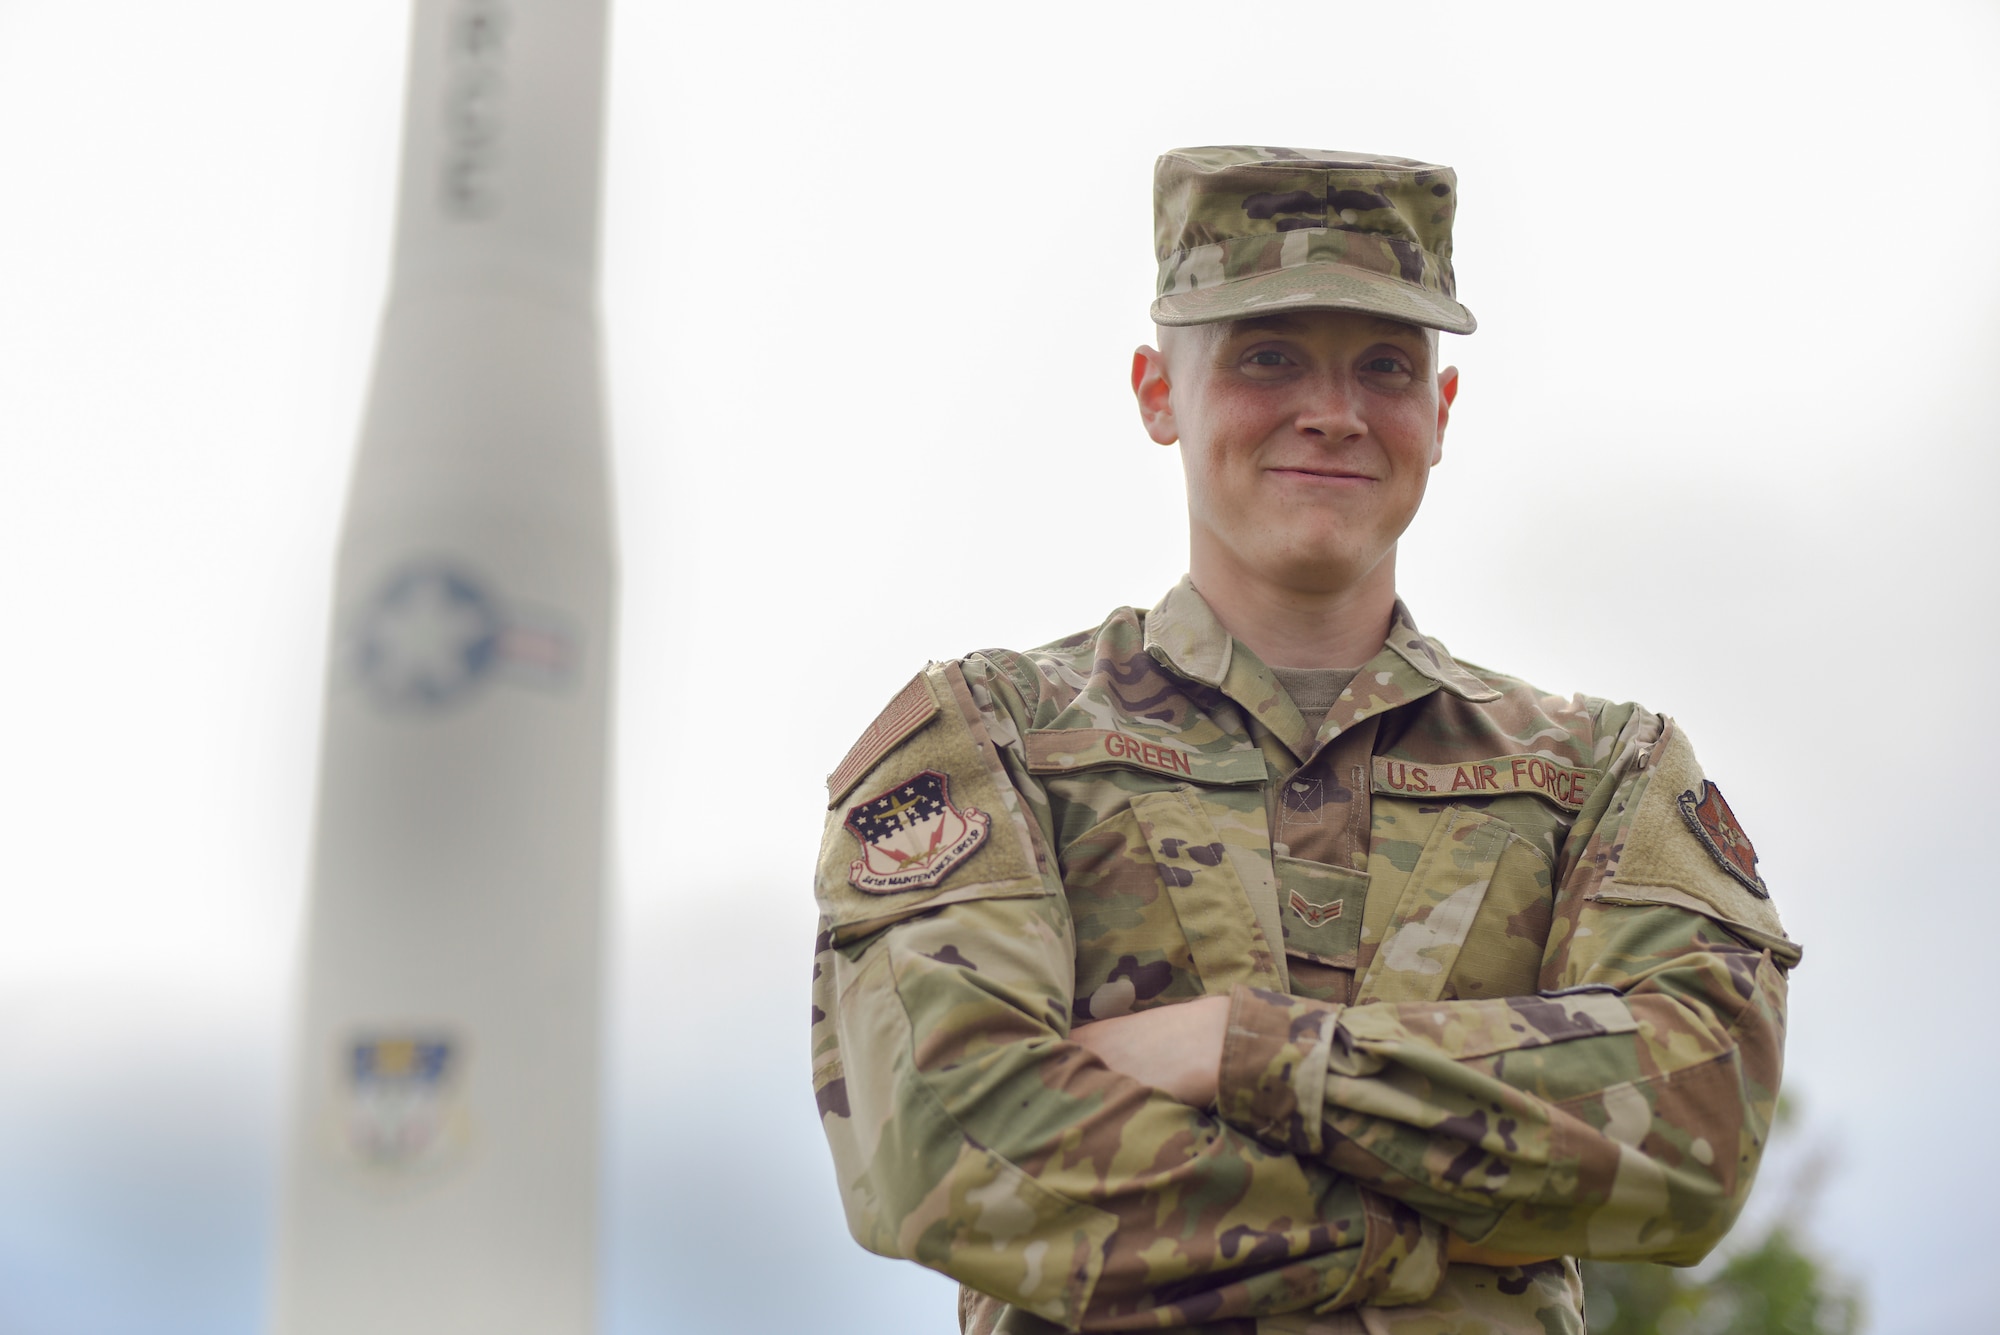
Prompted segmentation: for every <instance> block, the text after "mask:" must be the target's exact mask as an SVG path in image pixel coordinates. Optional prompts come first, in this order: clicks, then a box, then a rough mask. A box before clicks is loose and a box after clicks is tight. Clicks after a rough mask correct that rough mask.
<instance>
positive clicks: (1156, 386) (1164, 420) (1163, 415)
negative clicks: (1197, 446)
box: [1132, 343, 1181, 445]
mask: <svg viewBox="0 0 2000 1335" xmlns="http://www.w3.org/2000/svg"><path fill="white" fill-rule="evenodd" d="M1132 397H1133V398H1135V399H1137V400H1138V401H1139V420H1140V421H1141V422H1143V423H1145V426H1146V434H1147V435H1149V436H1151V437H1152V438H1153V443H1154V444H1156V445H1171V444H1173V443H1174V442H1175V441H1177V440H1179V439H1180V438H1181V429H1180V426H1179V424H1178V423H1176V422H1175V421H1174V402H1173V386H1172V385H1171V384H1170V383H1168V380H1167V358H1166V354H1164V353H1162V352H1161V351H1160V350H1159V349H1158V348H1149V347H1147V346H1146V345H1145V344H1143V343H1142V344H1140V345H1139V346H1138V347H1137V348H1135V349H1133V352H1132Z"/></svg>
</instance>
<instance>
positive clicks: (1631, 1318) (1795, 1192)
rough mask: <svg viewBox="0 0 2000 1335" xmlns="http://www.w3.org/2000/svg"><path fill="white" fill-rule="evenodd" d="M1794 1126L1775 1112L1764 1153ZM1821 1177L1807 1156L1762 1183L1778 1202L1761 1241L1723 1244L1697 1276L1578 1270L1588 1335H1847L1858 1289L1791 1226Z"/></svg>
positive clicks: (1791, 1118)
mask: <svg viewBox="0 0 2000 1335" xmlns="http://www.w3.org/2000/svg"><path fill="white" fill-rule="evenodd" d="M1796 1121H1797V1118H1796V1115H1795V1113H1794V1111H1793V1107H1792V1105H1791V1103H1790V1102H1789V1101H1785V1102H1782V1103H1781V1104H1780V1105H1779V1109H1778V1118H1777V1123H1778V1124H1777V1127H1776V1128H1775V1131H1776V1133H1777V1134H1776V1135H1774V1137H1773V1146H1774V1148H1775V1146H1776V1144H1777V1141H1778V1140H1780V1139H1782V1138H1783V1137H1784V1136H1785V1135H1786V1134H1787V1133H1788V1132H1789V1131H1790V1130H1791V1128H1792V1126H1793V1124H1794V1123H1795V1122H1796ZM1827 1167H1828V1160H1827V1156H1826V1155H1825V1154H1824V1153H1808V1154H1807V1155H1806V1156H1805V1158H1804V1159H1803V1161H1802V1162H1800V1163H1799V1164H1798V1165H1797V1166H1796V1167H1795V1169H1794V1171H1792V1172H1790V1173H1789V1174H1785V1175H1784V1176H1783V1178H1782V1180H1781V1181H1779V1182H1777V1183H1770V1182H1768V1181H1767V1182H1766V1184H1765V1186H1766V1188H1767V1189H1775V1190H1776V1191H1778V1192H1779V1193H1780V1195H1779V1199H1778V1202H1777V1208H1776V1210H1775V1213H1774V1214H1773V1215H1772V1217H1771V1219H1770V1222H1769V1223H1768V1224H1767V1225H1766V1226H1765V1227H1764V1229H1763V1231H1762V1232H1761V1234H1758V1235H1756V1236H1755V1240H1754V1241H1751V1242H1748V1243H1739V1242H1736V1240H1735V1239H1733V1238H1732V1239H1731V1241H1730V1242H1729V1243H1725V1244H1724V1251H1723V1253H1722V1255H1721V1257H1720V1258H1714V1257H1712V1258H1710V1260H1709V1261H1708V1262H1706V1263H1704V1264H1703V1265H1702V1266H1701V1267H1699V1268H1698V1269H1694V1270H1676V1269H1673V1268H1671V1267H1669V1266H1662V1265H1639V1264H1626V1263H1620V1262H1616V1261H1585V1262H1584V1263H1583V1284H1584V1312H1585V1316H1586V1317H1587V1318H1588V1319H1589V1323H1590V1330H1591V1335H1857V1333H1858V1332H1859V1331H1860V1330H1861V1328H1862V1306H1861V1293H1860V1290H1859V1288H1858V1286H1856V1285H1855V1284H1854V1283H1853V1282H1852V1281H1850V1280H1847V1279H1845V1278H1843V1277H1841V1276H1838V1275H1836V1274H1833V1273H1831V1272H1830V1271H1828V1270H1827V1269H1826V1268H1825V1267H1824V1266H1823V1265H1822V1263H1821V1262H1820V1261H1819V1260H1818V1259H1816V1258H1815V1257H1814V1256H1813V1255H1812V1254H1811V1252H1810V1250H1809V1249H1808V1248H1807V1247H1806V1245H1805V1244H1804V1242H1803V1233H1804V1228H1803V1225H1802V1223H1801V1220H1802V1219H1803V1218H1804V1217H1805V1216H1806V1214H1807V1212H1808V1211H1809V1209H1810V1206H1811V1203H1812V1200H1813V1198H1814V1196H1815V1195H1816V1194H1817V1191H1818V1187H1819V1184H1820V1182H1821V1180H1822V1179H1823V1178H1824V1177H1825V1174H1826V1171H1827ZM1718 1262H1719V1263H1718Z"/></svg>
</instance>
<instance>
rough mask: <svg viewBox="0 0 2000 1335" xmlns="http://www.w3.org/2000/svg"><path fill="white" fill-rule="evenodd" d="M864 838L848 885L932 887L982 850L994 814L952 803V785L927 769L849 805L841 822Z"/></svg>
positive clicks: (874, 889) (891, 890)
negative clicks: (844, 818)
mask: <svg viewBox="0 0 2000 1335" xmlns="http://www.w3.org/2000/svg"><path fill="white" fill-rule="evenodd" d="M843 823H844V824H845V825H846V827H847V829H848V830H849V831H850V832H851V833H852V834H853V835H854V837H855V838H856V839H858V840H860V841H861V856H860V857H859V858H857V859H855V861H854V862H853V864H852V865H850V866H849V867H848V869H847V883H848V884H849V885H851V886H853V887H854V888H855V889H856V890H862V891H866V892H867V893H868V894H871V895H893V894H898V893H900V892H902V891H905V890H933V889H936V888H937V887H938V886H939V885H940V884H942V883H943V881H944V878H945V877H947V876H949V875H951V873H952V870H953V869H954V868H955V867H957V866H959V865H960V864H961V863H963V862H964V861H965V860H966V859H967V858H969V857H971V856H972V855H973V854H974V853H975V852H977V851H978V849H979V846H980V845H981V844H983V843H985V842H986V836H987V835H988V834H989V833H990V832H991V830H992V827H993V818H992V817H991V816H989V815H987V814H986V813H985V812H983V811H981V810H980V809H979V808H978V807H966V808H965V809H964V810H963V811H961V810H959V809H958V808H957V807H956V806H954V805H952V800H951V784H950V781H949V780H948V779H946V778H945V776H944V775H942V774H940V773H938V772H937V771H936V770H932V769H927V770H924V771H923V772H922V773H920V774H916V775H913V776H912V777H910V778H908V779H905V780H903V781H902V782H901V783H898V784H897V785H895V786H894V787H893V788H890V789H888V790H887V791H886V792H882V793H878V794H876V795H875V796H874V797H871V798H868V799H867V800H865V801H863V802H861V803H859V804H858V805H856V806H853V807H850V808H848V812H847V819H846V821H845V822H843Z"/></svg>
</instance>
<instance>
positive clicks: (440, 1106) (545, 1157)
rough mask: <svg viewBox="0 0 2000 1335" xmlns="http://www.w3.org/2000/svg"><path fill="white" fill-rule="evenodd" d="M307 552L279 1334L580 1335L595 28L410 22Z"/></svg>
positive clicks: (601, 866)
mask: <svg viewBox="0 0 2000 1335" xmlns="http://www.w3.org/2000/svg"><path fill="white" fill-rule="evenodd" d="M415 10H416V13H415V26H414V32H413V36H412V49H411V55H410V79H409V103H408V108H407V112H406V126H405V140H404V148H403V167H402V182H401V199H400V207H399V219H398V229H397V242H396V249H395V268H394V275H393V279H392V282H391V287H390V293H389V299H388V304H387V307H386V310H385V313H384V317H383V322H382V330H381V341H380V347H379V351H378V358H377V362H376V365H375V373H374V382H373V385H372V388H371V391H370V398H369V404H368V411H367V416H366V420H365V424H364V427H363V432H362V439H361V447H360V451H359V456H358V459H357V461H356V465H355V469H354V473H353V478H352V483H351V491H350V493H349V497H348V502H347V514H346V520H345V527H344V530H343V536H342V541H341V548H340V557H339V563H338V573H337V578H336V585H335V598H334V604H335V606H334V625H333V635H332V658H331V664H330V670H329V673H328V681H327V702H326V715H325V731H324V738H323V750H322V757H321V770H320V786H319V798H318V813H317V829H316V839H315V849H314V860H313V869H312V888H311V897H310V903H309V907H308V914H307V925H306V936H305V951H304V969H305V980H304V987H303V997H304V1000H303V1019H302V1025H301V1028H300V1031H299V1044H300V1046H299V1049H298V1053H297V1056H296V1060H295V1065H296V1069H297V1076H296V1086H295V1096H294V1099H293V1127H292V1135H291V1138H290V1150H289V1153H290V1162H289V1164H288V1172H287V1180H286V1197H285V1201H284V1207H283V1213H282V1223H281V1234H280V1240H279V1257H278V1267H277V1283H276V1288H275V1294H274V1329H275V1330H276V1331H277V1332H279V1335H362V1333H364V1332H365V1335H404V1333H405V1332H407V1333H408V1335H418V1333H419V1332H421V1333H422V1335H458V1333H459V1332H466V1333H468V1335H470V1333H471V1332H477V1333H478V1335H515V1333H517V1332H518V1335H583V1333H584V1332H586V1331H589V1330H591V1329H592V1328H593V1326H594V1321H595V1317H594V1307H595V1296H596V1252H597V1180H598V1139H599V1065H600V1062H599V1052H600V1029H601V1022H600V1016H601V996H600V994H601V973H602V960H601V956H602V932H603V900H604V881H605V876H606V845H607V840H608V815H607V813H608V811H609V802H608V796H609V794H608V778H609V767H610V746H609V714H610V695H609V687H610V677H609V670H610V667H611V661H612V647H613V640H612V632H613V624H612V623H613V611H614V598H613V586H614V556H613V542H612V525H611V513H610V481H609V475H608V468H607V461H606V451H605V445H604V435H605V432H604V419H603V408H602V403H603V396H602V393H601V378H600V365H599V356H598V321H597V312H596V275H597V231H598V196H599V173H600V159H601V140H602V130H601V123H602V118H603V111H602V106H603V96H602V87H603V67H604V53H605V3H604V0H417V3H416V6H415Z"/></svg>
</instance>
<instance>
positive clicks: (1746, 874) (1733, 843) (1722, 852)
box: [1680, 779, 1771, 899]
mask: <svg viewBox="0 0 2000 1335" xmlns="http://www.w3.org/2000/svg"><path fill="white" fill-rule="evenodd" d="M1680 804H1681V819H1682V820H1684V821H1686V822H1687V825H1688V828H1689V829H1690V830H1693V831H1694V837H1695V838H1697V839H1699V840H1701V842H1702V846H1703V847H1704V848H1706V849H1707V850H1708V851H1709V853H1710V855H1711V856H1713V857H1714V858H1715V860H1716V861H1717V862H1719V863H1721V864H1722V869H1723V870H1724V871H1726V872H1728V873H1729V874H1730V875H1731V876H1734V877H1735V878H1736V879H1737V880H1739V881H1741V882H1743V888H1744V889H1746V890H1748V891H1749V892H1750V893H1751V894H1753V895H1755V896H1757V898H1759V899H1769V898H1770V897H1771V892H1770V891H1769V890H1768V889H1766V888H1765V886H1764V878H1763V877H1761V876H1759V875H1758V874H1757V850H1756V849H1755V848H1752V847H1751V846H1750V836H1749V835H1747V834H1745V833H1743V827H1742V826H1741V825H1738V824H1737V823H1736V813H1735V812H1733V811H1731V810H1730V809H1729V803H1727V802H1725V801H1723V800H1722V790H1721V789H1720V788H1717V787H1716V786H1715V785H1714V784H1713V783H1711V782H1710V781H1709V780H1707V779H1703V780H1702V781H1701V792H1699V793H1696V792H1695V791H1694V790H1693V789H1692V788H1690V789H1689V790H1688V791H1687V792H1684V793H1682V794H1681V796H1680Z"/></svg>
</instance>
